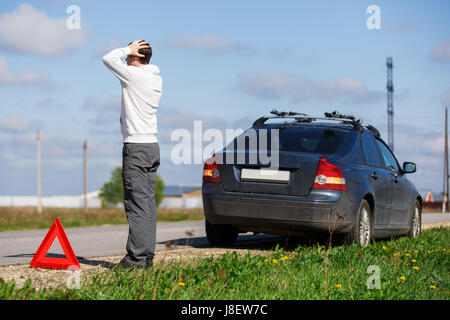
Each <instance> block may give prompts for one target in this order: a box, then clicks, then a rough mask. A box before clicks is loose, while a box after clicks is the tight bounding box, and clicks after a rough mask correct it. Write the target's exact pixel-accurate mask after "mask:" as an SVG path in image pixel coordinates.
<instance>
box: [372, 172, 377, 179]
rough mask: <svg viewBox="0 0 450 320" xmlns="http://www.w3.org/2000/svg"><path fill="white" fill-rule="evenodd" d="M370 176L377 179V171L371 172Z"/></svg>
mask: <svg viewBox="0 0 450 320" xmlns="http://www.w3.org/2000/svg"><path fill="white" fill-rule="evenodd" d="M372 178H373V179H375V180H377V179H378V173H376V172H372Z"/></svg>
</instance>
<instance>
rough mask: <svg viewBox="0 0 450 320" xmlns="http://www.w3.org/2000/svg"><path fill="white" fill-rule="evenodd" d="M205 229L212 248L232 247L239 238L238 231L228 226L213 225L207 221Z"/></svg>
mask: <svg viewBox="0 0 450 320" xmlns="http://www.w3.org/2000/svg"><path fill="white" fill-rule="evenodd" d="M205 229H206V237H207V238H208V241H209V243H210V244H211V245H212V246H231V245H232V244H233V243H234V242H235V241H236V239H237V236H238V230H237V229H236V228H235V227H233V226H232V225H228V224H212V223H209V222H208V221H207V220H205Z"/></svg>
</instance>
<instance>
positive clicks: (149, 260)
mask: <svg viewBox="0 0 450 320" xmlns="http://www.w3.org/2000/svg"><path fill="white" fill-rule="evenodd" d="M151 268H153V258H147V259H146V263H145V269H151Z"/></svg>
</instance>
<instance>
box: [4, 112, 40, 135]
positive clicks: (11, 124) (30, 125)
mask: <svg viewBox="0 0 450 320" xmlns="http://www.w3.org/2000/svg"><path fill="white" fill-rule="evenodd" d="M43 126H44V123H43V122H42V121H40V120H32V121H27V120H25V119H24V118H23V117H22V116H20V115H17V114H10V115H6V116H4V117H3V118H1V119H0V131H3V132H14V133H21V132H26V131H29V130H36V129H39V128H42V127H43Z"/></svg>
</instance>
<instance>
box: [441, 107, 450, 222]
mask: <svg viewBox="0 0 450 320" xmlns="http://www.w3.org/2000/svg"><path fill="white" fill-rule="evenodd" d="M444 141H445V142H444V187H443V195H442V213H445V212H447V211H448V191H449V190H448V189H449V188H448V117H447V108H445V137H444Z"/></svg>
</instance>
